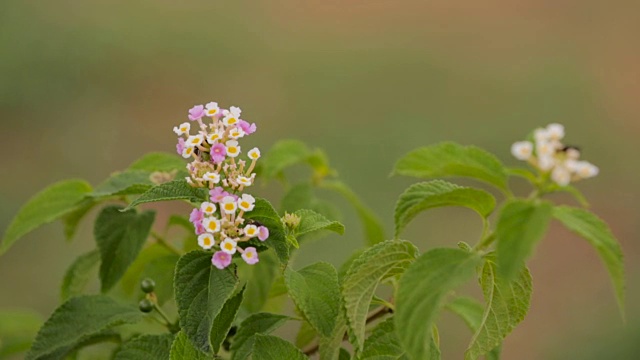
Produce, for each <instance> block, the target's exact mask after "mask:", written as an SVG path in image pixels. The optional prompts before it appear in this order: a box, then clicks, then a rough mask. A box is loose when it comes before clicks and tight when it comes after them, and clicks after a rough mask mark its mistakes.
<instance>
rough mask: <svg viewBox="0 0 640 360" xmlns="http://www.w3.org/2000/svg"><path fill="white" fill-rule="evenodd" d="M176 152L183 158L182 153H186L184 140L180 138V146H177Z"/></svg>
mask: <svg viewBox="0 0 640 360" xmlns="http://www.w3.org/2000/svg"><path fill="white" fill-rule="evenodd" d="M176 151H177V152H178V155H180V156H182V153H183V152H184V139H183V138H179V139H178V144H176Z"/></svg>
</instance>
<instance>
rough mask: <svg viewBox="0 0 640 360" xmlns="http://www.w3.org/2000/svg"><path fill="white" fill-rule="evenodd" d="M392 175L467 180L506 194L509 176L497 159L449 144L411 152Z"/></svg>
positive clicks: (471, 149) (486, 153)
mask: <svg viewBox="0 0 640 360" xmlns="http://www.w3.org/2000/svg"><path fill="white" fill-rule="evenodd" d="M393 174H394V175H395V174H398V175H405V176H414V177H419V178H439V177H451V176H461V177H470V178H474V179H476V180H479V181H482V182H485V183H488V184H491V185H493V186H495V187H497V188H498V189H500V190H502V191H503V192H505V193H509V188H508V186H507V182H508V179H509V176H508V173H507V170H506V168H505V166H504V165H503V164H502V163H501V162H500V160H498V158H496V157H495V156H494V155H492V154H490V153H488V152H487V151H485V150H483V149H480V148H478V147H475V146H463V145H460V144H456V143H452V142H444V143H440V144H436V145H431V146H427V147H422V148H419V149H416V150H413V151H411V152H410V153H408V154H407V155H405V156H403V157H402V158H401V159H400V160H398V162H397V163H396V165H395V167H394V169H393Z"/></svg>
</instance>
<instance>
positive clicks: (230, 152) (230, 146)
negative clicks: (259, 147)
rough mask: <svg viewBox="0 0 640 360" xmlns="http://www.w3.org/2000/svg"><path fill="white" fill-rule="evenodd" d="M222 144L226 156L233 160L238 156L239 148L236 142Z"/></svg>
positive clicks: (230, 141)
mask: <svg viewBox="0 0 640 360" xmlns="http://www.w3.org/2000/svg"><path fill="white" fill-rule="evenodd" d="M224 144H225V146H226V147H227V156H229V157H232V158H234V157H236V156H238V155H240V146H238V142H237V141H235V140H229V141H227V142H226V143H224Z"/></svg>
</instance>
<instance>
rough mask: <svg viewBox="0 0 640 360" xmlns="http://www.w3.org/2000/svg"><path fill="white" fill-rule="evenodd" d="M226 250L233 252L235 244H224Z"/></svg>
mask: <svg viewBox="0 0 640 360" xmlns="http://www.w3.org/2000/svg"><path fill="white" fill-rule="evenodd" d="M224 248H225V249H227V250H233V244H231V243H226V244H224Z"/></svg>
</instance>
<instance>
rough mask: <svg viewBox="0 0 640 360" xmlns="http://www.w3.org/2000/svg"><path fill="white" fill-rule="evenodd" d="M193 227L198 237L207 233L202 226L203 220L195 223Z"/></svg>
mask: <svg viewBox="0 0 640 360" xmlns="http://www.w3.org/2000/svg"><path fill="white" fill-rule="evenodd" d="M193 226H195V228H196V235H202V234H204V233H206V232H207V229H205V228H204V225H203V224H202V220H198V221H194V222H193Z"/></svg>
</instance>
